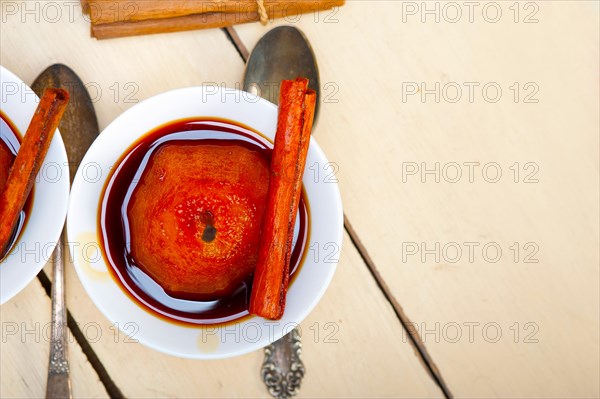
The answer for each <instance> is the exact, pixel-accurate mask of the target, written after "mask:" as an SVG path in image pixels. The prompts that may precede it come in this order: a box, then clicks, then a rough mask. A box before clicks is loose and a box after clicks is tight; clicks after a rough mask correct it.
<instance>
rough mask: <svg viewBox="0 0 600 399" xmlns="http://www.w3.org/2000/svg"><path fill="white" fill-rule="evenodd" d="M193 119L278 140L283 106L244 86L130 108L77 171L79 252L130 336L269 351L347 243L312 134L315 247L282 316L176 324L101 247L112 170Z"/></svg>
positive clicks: (80, 267) (91, 287)
mask: <svg viewBox="0 0 600 399" xmlns="http://www.w3.org/2000/svg"><path fill="white" fill-rule="evenodd" d="M187 118H198V119H213V118H214V119H219V120H222V119H226V120H230V121H233V122H234V123H237V124H240V125H243V126H247V127H249V128H251V129H252V130H255V131H257V132H259V133H260V134H261V135H263V136H264V137H266V138H268V139H269V140H271V141H272V140H273V138H274V136H275V131H276V125H277V106H276V105H274V104H272V103H270V102H268V101H266V100H264V99H261V98H259V97H256V96H254V95H252V94H249V93H246V92H243V91H239V90H234V89H226V88H221V87H216V86H203V87H189V88H183V89H177V90H173V91H169V92H166V93H163V94H159V95H157V96H155V97H152V98H149V99H147V100H145V101H143V102H141V103H139V104H137V105H135V106H133V107H132V108H130V109H129V110H127V111H126V112H124V113H123V114H122V115H120V116H119V117H118V118H117V119H115V120H114V121H113V122H112V123H111V124H110V125H109V126H108V127H107V128H106V129H105V130H104V131H103V132H102V134H101V135H100V136H99V137H98V139H97V140H96V141H95V142H94V143H93V145H92V146H91V147H90V149H89V151H88V152H87V154H86V155H85V157H84V159H83V160H82V163H81V166H80V168H79V170H78V172H77V175H76V176H75V180H74V182H73V187H72V192H71V199H70V203H69V212H68V217H67V232H68V236H69V244H70V250H71V255H72V258H73V260H74V264H75V268H76V270H77V274H78V276H79V278H80V280H81V282H82V284H83V286H84V288H85V290H86V291H87V293H88V294H89V296H90V297H91V299H92V301H93V302H94V303H95V304H96V306H97V307H98V308H99V309H100V311H101V312H102V313H103V314H104V315H105V316H106V317H107V318H108V319H109V320H110V321H111V322H112V323H115V324H116V325H117V326H119V328H121V330H122V331H123V332H124V333H125V334H126V335H127V336H128V337H129V338H130V339H132V340H136V341H139V342H141V343H142V344H144V345H146V346H149V347H151V348H153V349H156V350H158V351H161V352H164V353H168V354H171V355H175V356H180V357H185V358H195V359H218V358H226V357H231V356H237V355H241V354H244V353H247V352H251V351H254V350H257V349H259V348H262V347H264V346H266V345H268V344H270V343H272V342H273V341H275V340H277V339H279V338H281V337H283V336H284V335H285V334H287V333H288V332H290V331H291V330H292V329H293V328H294V327H296V326H298V325H299V324H300V323H301V322H302V321H303V320H304V318H305V317H306V316H307V315H308V314H309V313H310V312H311V311H312V309H313V308H314V307H315V306H316V305H317V303H318V302H319V300H320V299H321V297H322V296H323V294H324V293H325V290H326V289H327V287H328V285H329V283H330V281H331V279H332V277H333V274H334V272H335V269H336V265H337V260H338V258H339V255H340V252H341V245H342V231H343V213H342V203H341V198H340V193H339V189H338V185H337V182H336V180H335V177H334V175H333V172H334V171H335V169H334V168H333V166H332V165H331V164H330V163H329V162H328V161H327V158H326V157H325V154H324V153H323V151H322V150H321V148H320V147H319V145H318V144H317V143H316V141H315V140H314V139H311V143H310V147H309V152H308V160H307V167H306V171H305V174H304V178H303V185H304V190H305V194H306V198H307V200H308V204H309V208H310V212H309V223H308V225H309V229H310V231H309V236H308V237H309V238H308V242H307V243H306V247H305V251H307V252H305V256H304V257H303V264H302V265H301V266H300V268H299V271H298V272H296V276H295V278H294V279H293V280H292V283H291V285H290V287H289V290H288V294H287V304H286V308H285V313H284V315H283V318H282V319H281V320H278V321H269V320H265V319H263V318H260V317H256V316H248V317H244V318H241V319H238V320H234V321H231V322H228V323H227V324H225V325H182V324H177V323H175V322H171V321H169V320H166V319H164V318H161V317H159V316H156V315H155V314H154V313H151V312H150V311H148V310H147V309H145V308H144V307H143V306H142V305H141V304H139V303H138V302H136V301H134V300H133V299H131V297H130V296H129V295H128V294H127V293H126V292H125V291H124V288H123V287H122V285H121V283H120V282H119V281H117V280H116V279H115V278H114V277H113V274H112V273H111V272H110V268H111V266H110V265H109V264H108V262H107V260H106V259H105V257H104V255H103V252H102V250H101V245H102V244H101V241H100V237H101V236H102V232H101V231H100V227H99V225H98V213H99V211H100V207H101V201H102V196H103V189H104V186H105V184H106V182H107V179H109V178H110V173H111V170H113V169H114V168H115V167H116V166H117V164H118V162H119V159H121V157H122V156H123V155H124V154H125V153H126V152H127V150H128V149H129V148H130V147H131V146H132V144H134V143H136V142H137V141H138V140H139V139H140V138H142V137H144V135H145V134H147V133H148V132H150V131H152V130H154V129H155V128H156V127H158V126H161V125H164V124H166V123H169V122H173V121H177V120H181V119H187ZM317 171H320V173H317Z"/></svg>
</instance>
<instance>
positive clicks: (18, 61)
mask: <svg viewBox="0 0 600 399" xmlns="http://www.w3.org/2000/svg"><path fill="white" fill-rule="evenodd" d="M49 3H53V4H56V5H57V7H58V9H59V10H60V11H61V14H60V15H59V16H57V15H56V14H54V13H52V14H50V13H51V12H53V11H52V10H51V8H49V7H48V4H49ZM0 6H1V9H0V12H1V14H0V19H1V25H0V63H1V64H2V65H3V66H5V67H7V68H8V69H10V70H11V71H13V72H15V73H16V74H17V75H19V76H20V77H21V78H22V79H23V80H24V81H25V82H28V83H31V82H32V81H33V79H34V78H35V77H36V76H37V74H39V73H40V72H41V71H42V70H43V69H44V68H46V67H47V66H49V65H50V64H52V63H56V62H61V63H64V64H66V65H69V66H70V67H71V68H73V69H74V70H75V71H76V72H77V73H78V74H79V75H80V76H81V78H82V80H83V81H84V82H85V83H86V84H87V85H88V88H89V90H90V92H91V94H92V97H93V98H94V105H95V108H96V111H97V113H98V118H99V123H100V128H101V129H102V128H104V127H105V126H106V125H107V124H108V123H110V122H111V121H112V120H113V119H114V118H115V117H116V116H118V115H119V114H120V113H121V112H123V111H124V110H126V109H128V108H129V107H131V106H133V105H134V104H135V102H137V101H140V100H143V99H145V98H147V97H149V96H152V95H155V94H158V93H160V92H163V91H166V90H169V89H173V88H178V87H184V86H190V85H202V84H218V85H223V86H226V87H239V86H240V82H241V79H242V75H243V70H244V60H243V57H242V56H244V55H245V53H244V47H245V48H247V49H252V48H253V46H254V45H255V43H256V42H257V41H258V39H259V38H260V37H261V36H262V35H263V34H264V33H266V32H267V31H268V29H270V28H272V27H274V26H278V25H281V24H292V25H295V26H297V27H299V28H300V29H301V30H303V31H304V32H305V33H306V35H307V36H308V38H309V39H310V41H311V43H312V45H313V48H314V50H315V53H316V55H317V59H318V60H319V66H320V73H321V80H322V85H323V90H324V91H323V93H324V95H323V104H322V107H321V112H320V119H319V122H318V125H317V127H316V129H315V131H314V136H315V137H316V138H317V140H318V142H319V144H320V145H321V146H322V148H323V149H324V151H325V153H326V154H327V155H328V158H329V159H330V161H332V162H335V164H336V165H337V167H338V168H337V174H336V177H337V178H338V179H339V182H340V189H341V192H342V198H343V203H344V210H345V214H346V217H347V223H346V235H345V237H344V247H343V251H342V255H341V259H340V262H339V265H338V270H337V273H336V275H335V277H334V280H333V282H332V284H331V286H330V288H329V290H328V291H327V293H326V295H325V297H324V298H323V300H322V301H321V302H320V304H319V305H318V306H317V308H316V309H315V311H314V312H313V313H312V314H311V315H310V316H309V317H308V319H307V320H306V321H305V322H304V323H303V324H302V327H303V337H304V340H303V344H304V350H303V360H304V362H305V365H306V367H307V375H306V377H305V380H304V383H303V385H302V389H301V392H300V397H311V398H312V397H323V398H337V397H340V398H342V397H343V398H346V397H410V398H416V397H418V398H424V397H444V395H447V396H448V395H453V396H455V397H474V398H482V397H501V398H506V397H514V398H517V397H519V398H522V397H548V398H558V397H561V398H562V397H581V398H584V397H585V398H589V397H598V396H599V395H600V386H599V384H600V382H599V377H598V376H599V375H600V364H599V363H600V358H599V357H600V353H599V351H600V346H599V324H600V319H599V317H600V316H599V315H600V304H599V300H600V298H599V292H600V289H599V279H600V275H599V218H600V214H599V201H600V199H599V168H600V165H599V135H600V126H599V119H600V114H599V106H600V104H599V96H600V93H599V88H600V80H599V70H600V64H599V47H600V42H599V40H600V39H599V36H600V31H599V12H600V10H599V3H598V2H596V1H533V2H514V1H506V2H505V1H497V2H486V1H483V2H436V1H428V2H412V1H354V0H349V1H347V4H346V5H345V6H343V7H341V8H339V9H337V10H334V11H333V12H332V11H326V12H321V13H317V14H310V15H308V14H307V15H303V16H300V17H289V18H287V19H285V20H276V21H272V22H270V23H269V24H268V26H266V27H263V26H261V25H260V24H257V23H256V24H247V25H240V26H236V27H235V28H234V29H233V31H232V32H233V33H234V35H238V36H239V40H240V41H239V42H238V43H237V47H236V46H235V45H234V43H232V41H231V40H229V38H228V36H227V35H226V33H225V31H224V30H220V29H215V30H205V31H190V32H182V33H171V34H162V35H152V36H143V37H132V38H123V39H113V40H107V41H97V40H95V39H92V38H90V36H89V23H88V22H87V21H86V20H85V18H83V17H82V15H81V8H80V7H79V6H78V2H73V1H71V2H69V1H62V0H59V1H58V2H36V1H19V2H15V1H7V0H2V1H0ZM32 10H33V11H32ZM46 270H49V269H48V267H47V268H46ZM42 280H43V279H42ZM67 290H68V292H67V296H68V298H67V302H68V308H69V311H70V314H71V316H72V326H73V325H75V324H76V325H77V328H76V331H73V333H74V334H75V335H76V336H77V337H78V339H75V338H72V339H71V344H70V348H69V349H70V352H69V356H70V361H71V367H72V383H73V391H74V396H75V397H77V398H84V397H85V398H88V397H108V396H113V397H116V396H120V395H123V396H125V397H132V398H136V397H137V398H149V397H156V398H159V397H161V398H162V397H266V396H268V394H267V392H266V390H265V388H264V386H263V384H262V381H261V379H260V375H259V369H260V365H261V362H262V360H263V354H262V351H259V352H255V353H251V354H248V355H245V356H241V357H238V358H233V359H227V360H220V361H192V360H184V359H179V358H175V357H171V356H168V355H164V354H161V353H158V352H155V351H153V350H151V349H148V348H146V347H144V346H142V345H140V344H138V343H132V342H128V341H127V339H126V338H127V337H126V336H124V335H123V334H121V333H119V332H117V331H116V329H115V328H114V326H111V323H110V322H109V321H108V320H107V319H105V318H104V316H103V315H102V314H101V313H100V311H99V310H98V309H97V308H96V307H95V306H94V304H93V303H92V302H91V300H90V299H89V298H88V296H87V294H86V293H85V291H84V289H83V287H82V285H81V284H80V282H79V280H78V278H77V276H76V274H75V272H74V270H73V268H72V266H69V267H68V269H67ZM49 319H50V300H49V297H48V296H47V293H46V290H45V289H44V287H43V285H42V284H41V283H40V281H39V280H38V279H36V280H34V281H33V282H32V283H31V284H30V285H29V286H28V287H27V288H26V289H25V290H23V291H22V292H21V293H20V294H19V295H17V296H16V297H14V298H13V299H12V300H10V301H9V302H8V303H7V304H5V305H3V306H2V307H1V310H0V321H1V327H2V339H1V342H0V345H1V346H0V397H3V398H4V397H6V398H9V397H22V398H30V397H42V396H43V395H44V392H45V380H46V371H47V357H48V338H47V336H46V335H44V331H43V329H44V326H45V325H47V323H48V322H49ZM328 323H329V324H328ZM326 325H327V326H333V327H332V329H329V330H325V326H326ZM316 331H318V332H320V334H318V335H317V334H315V332H316ZM331 331H334V334H333V335H332V336H330V337H329V338H330V339H325V337H326V336H327V334H329V333H330V332H331ZM408 331H412V332H415V333H417V335H415V340H414V342H413V340H411V339H410V334H409V333H408Z"/></svg>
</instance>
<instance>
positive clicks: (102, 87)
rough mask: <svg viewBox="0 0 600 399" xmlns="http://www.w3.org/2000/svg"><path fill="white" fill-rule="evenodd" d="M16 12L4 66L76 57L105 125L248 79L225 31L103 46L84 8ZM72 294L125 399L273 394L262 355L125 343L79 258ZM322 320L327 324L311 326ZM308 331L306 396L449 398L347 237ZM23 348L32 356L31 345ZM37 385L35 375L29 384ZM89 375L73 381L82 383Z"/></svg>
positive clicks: (23, 67) (7, 29)
mask: <svg viewBox="0 0 600 399" xmlns="http://www.w3.org/2000/svg"><path fill="white" fill-rule="evenodd" d="M21 11H22V10H21ZM65 13H66V11H65ZM16 15H17V16H16V17H14V16H11V17H10V18H9V17H7V22H6V23H4V22H3V24H2V31H1V33H2V34H1V35H0V44H1V46H0V54H1V55H2V59H1V63H2V65H4V66H6V67H7V68H9V69H10V70H12V71H13V72H15V73H16V74H17V75H19V76H20V77H21V78H23V79H24V80H25V81H26V82H31V81H33V79H34V78H35V76H36V75H37V73H39V72H40V71H41V70H43V69H44V68H45V67H46V66H48V65H49V64H51V63H53V62H63V63H65V64H67V65H69V66H70V67H72V68H73V69H74V70H75V71H76V72H77V73H78V74H79V75H80V76H81V77H82V80H83V81H84V82H85V83H87V84H88V90H89V91H90V93H91V95H92V97H93V98H94V100H95V107H96V110H97V112H98V119H99V123H100V128H101V129H102V128H104V127H106V125H107V124H108V123H110V121H112V120H113V119H114V118H115V117H117V116H118V115H119V114H120V113H121V112H122V111H124V110H125V109H127V108H129V107H131V106H132V105H133V104H134V103H135V102H136V100H138V101H141V100H143V99H145V98H147V97H149V96H151V95H154V94H157V93H160V92H163V91H166V90H170V89H174V88H178V87H184V86H190V85H199V84H217V85H223V86H226V87H239V86H240V83H239V82H240V80H241V76H242V73H243V68H244V65H243V62H242V60H241V59H240V57H239V56H238V54H237V51H236V50H235V48H234V47H233V46H232V45H231V43H230V42H229V41H228V40H227V38H226V36H225V35H224V34H223V32H222V31H220V30H211V31H202V32H184V33H177V34H170V35H158V36H151V37H136V38H127V39H118V40H109V41H104V42H98V41H95V40H92V39H90V38H89V37H88V32H87V29H88V25H87V23H86V22H85V21H84V20H83V19H82V18H81V16H76V18H75V19H74V22H69V21H68V20H65V19H62V20H59V21H57V22H55V23H52V22H49V21H47V20H44V18H42V19H41V20H40V21H39V23H35V24H34V23H27V18H25V23H22V22H21V18H20V17H21V15H20V14H16ZM65 15H66V14H65ZM29 18H31V17H29ZM94 90H96V93H100V94H98V95H95V94H94ZM67 297H68V298H67V302H68V306H69V309H70V311H71V312H72V314H73V316H74V318H75V320H76V322H77V323H78V324H79V325H80V326H81V330H82V332H83V334H84V335H85V336H86V337H87V338H88V340H89V342H90V344H91V346H92V348H93V350H94V351H95V353H96V354H97V355H98V357H99V359H100V361H101V362H102V364H103V366H104V367H105V368H106V370H107V372H108V374H109V376H110V378H111V379H112V380H113V381H114V382H115V383H116V385H117V387H118V388H119V389H120V390H121V391H122V393H123V394H124V395H125V396H126V397H264V396H266V395H267V393H266V390H265V388H264V385H263V384H262V381H261V379H260V375H259V370H260V366H261V363H262V360H263V354H262V351H258V352H254V353H251V354H248V355H245V356H242V357H239V358H234V359H228V360H222V361H210V362H201V361H191V360H183V359H178V358H174V357H170V356H167V355H163V354H160V353H158V352H155V351H153V350H150V349H148V348H145V347H143V346H142V345H140V344H137V343H131V342H126V338H127V337H126V336H124V335H123V334H122V333H120V332H118V331H117V330H116V329H115V327H114V326H112V325H111V323H110V322H109V321H108V320H106V319H105V318H104V317H103V316H102V315H101V313H100V312H99V311H98V309H97V308H96V307H95V306H94V304H93V303H92V302H91V300H90V299H89V297H88V296H87V294H86V293H85V291H84V289H83V287H82V286H81V284H80V282H79V281H78V279H77V276H76V275H75V272H74V270H73V269H72V267H71V266H69V267H68V269H67ZM11 303H12V302H11ZM315 323H318V326H319V327H318V328H317V327H315V328H313V330H311V329H310V327H311V326H315V325H316V324H315ZM327 323H335V324H333V325H330V324H327ZM326 324H327V326H326ZM335 326H337V327H335ZM303 327H305V328H304V334H306V335H305V340H304V341H305V342H304V352H303V356H304V360H305V362H306V366H307V376H306V379H305V382H304V385H303V387H302V391H301V395H302V396H303V397H335V396H344V397H351V396H354V397H362V396H373V395H375V396H387V397H440V396H441V392H440V391H439V389H438V388H437V386H436V385H435V383H434V382H433V380H432V379H431V378H430V377H429V375H428V374H427V372H426V371H425V368H424V367H423V365H422V364H421V362H420V360H419V357H418V356H417V355H416V354H415V352H414V351H413V348H412V346H411V345H410V343H409V341H408V339H407V338H406V336H404V338H403V335H402V331H403V330H402V328H401V326H400V324H399V322H398V320H397V319H396V317H395V315H394V313H393V311H392V309H391V308H390V306H389V304H388V303H387V302H386V300H385V299H384V297H383V295H382V294H381V292H380V291H379V289H378V288H377V286H376V284H375V282H374V281H373V279H372V277H371V276H370V274H369V272H368V270H367V269H366V266H365V265H364V263H363V262H362V261H361V259H360V257H359V256H358V254H357V253H356V250H355V249H354V248H353V247H352V245H351V244H350V243H349V241H348V240H346V242H345V247H344V250H343V253H342V261H341V262H340V264H339V271H338V273H337V275H336V277H335V279H334V282H333V284H332V287H331V288H330V290H329V291H328V292H327V295H326V297H325V298H324V299H323V301H322V303H321V304H320V305H319V307H318V308H317V309H316V310H315V311H314V312H313V314H312V315H311V316H310V318H309V319H308V320H307V321H306V322H305V323H304V324H303ZM331 328H339V331H338V332H337V333H336V334H335V337H330V338H331V339H333V338H335V339H338V340H339V342H337V343H329V342H324V339H325V337H326V336H327V337H329V335H327V334H329V333H330V332H331V331H332V330H331ZM315 331H319V333H320V338H319V339H317V340H316V342H315V339H314V335H313V336H311V334H315ZM98 332H100V333H99V334H98ZM17 355H21V356H25V355H23V352H22V349H19V351H16V354H15V356H17ZM2 365H3V368H4V360H3V361H2ZM28 383H30V382H29V380H27V379H26V380H25V382H23V384H28ZM82 383H85V381H80V380H79V379H77V378H75V377H74V380H73V384H74V386H75V385H79V384H82ZM2 386H4V379H3V382H2Z"/></svg>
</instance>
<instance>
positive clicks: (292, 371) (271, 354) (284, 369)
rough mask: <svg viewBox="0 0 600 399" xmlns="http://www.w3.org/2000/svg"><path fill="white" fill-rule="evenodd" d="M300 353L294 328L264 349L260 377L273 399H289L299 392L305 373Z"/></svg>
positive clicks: (297, 334)
mask: <svg viewBox="0 0 600 399" xmlns="http://www.w3.org/2000/svg"><path fill="white" fill-rule="evenodd" d="M301 352H302V342H301V341H300V333H299V331H298V329H296V328H294V329H293V330H292V331H291V332H290V333H289V334H287V335H286V336H285V337H283V338H281V339H278V340H277V341H275V342H273V343H272V344H271V345H269V346H267V347H265V360H264V362H263V366H262V369H261V375H262V379H263V381H264V383H265V385H266V386H267V389H268V390H269V393H270V394H271V396H273V397H274V398H277V399H287V398H291V397H292V396H294V395H296V394H298V391H300V385H301V384H302V379H303V378H304V373H305V370H304V363H302V359H300V354H301Z"/></svg>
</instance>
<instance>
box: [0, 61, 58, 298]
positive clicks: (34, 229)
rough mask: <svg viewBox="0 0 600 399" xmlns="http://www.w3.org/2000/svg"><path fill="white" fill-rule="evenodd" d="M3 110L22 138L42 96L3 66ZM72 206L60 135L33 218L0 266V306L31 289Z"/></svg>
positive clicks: (38, 185)
mask: <svg viewBox="0 0 600 399" xmlns="http://www.w3.org/2000/svg"><path fill="white" fill-rule="evenodd" d="M0 97H1V98H0V111H2V113H3V114H4V115H5V116H6V117H7V118H8V119H9V120H10V122H12V124H13V126H14V127H15V128H16V129H17V130H18V132H16V133H17V134H18V135H19V136H20V138H23V136H24V135H25V132H26V131H27V127H28V126H29V122H30V121H31V118H32V117H33V113H34V112H35V109H36V108H37V105H38V103H39V101H40V99H39V97H38V96H37V95H36V94H35V93H34V92H33V90H31V88H30V87H29V86H27V85H26V84H25V83H24V82H23V81H22V80H21V79H19V78H18V77H17V76H16V75H15V74H14V73H12V72H10V71H9V70H8V69H6V68H4V67H2V66H0ZM68 202H69V163H68V160H67V152H66V150H65V145H64V144H63V140H62V137H61V136H60V132H59V131H58V130H57V131H56V132H55V133H54V137H53V139H52V142H51V143H50V148H49V150H48V153H47V154H46V158H45V159H44V163H43V164H42V166H41V168H40V171H39V173H38V175H37V177H36V181H35V185H34V188H33V203H32V205H31V214H30V215H28V217H27V221H26V224H25V227H24V229H23V230H22V231H21V234H20V236H19V239H18V240H17V242H15V243H14V245H13V247H12V249H11V250H10V252H9V253H8V254H7V255H6V256H5V257H4V258H3V259H2V261H1V262H0V304H3V303H5V302H6V301H8V300H9V299H11V298H12V297H14V296H15V295H17V294H18V293H19V292H20V291H21V290H22V289H23V288H25V287H26V286H27V284H29V283H30V282H31V281H32V280H33V279H34V278H35V276H36V275H37V274H38V273H39V271H40V270H41V269H42V268H43V267H44V265H45V264H46V263H47V262H48V260H50V258H51V256H52V252H53V251H54V247H55V246H56V242H57V241H58V239H59V238H60V234H61V232H62V229H63V225H64V223H65V217H66V215H67V205H68Z"/></svg>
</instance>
